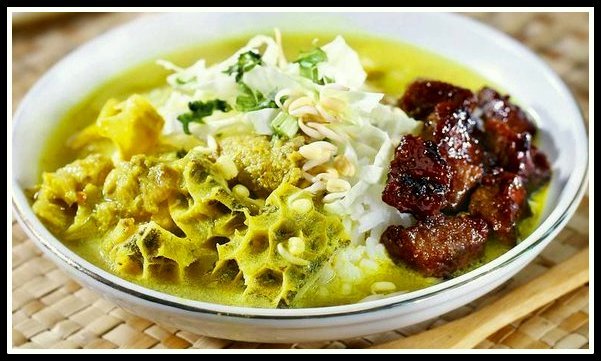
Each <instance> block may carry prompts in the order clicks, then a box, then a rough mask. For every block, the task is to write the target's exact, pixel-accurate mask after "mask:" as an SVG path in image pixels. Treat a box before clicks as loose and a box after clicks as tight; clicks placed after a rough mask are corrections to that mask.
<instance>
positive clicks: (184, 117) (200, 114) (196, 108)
mask: <svg viewBox="0 0 601 361" xmlns="http://www.w3.org/2000/svg"><path fill="white" fill-rule="evenodd" d="M188 108H189V109H190V111H189V112H187V113H183V114H180V115H178V116H177V120H179V121H180V122H181V123H182V125H183V126H184V133H186V134H190V129H189V125H190V123H193V122H194V123H201V124H202V123H204V117H208V116H209V115H211V114H213V112H214V111H216V110H219V111H222V112H224V113H225V112H229V111H230V110H232V107H231V106H230V105H229V104H228V103H227V102H226V101H225V100H221V99H215V100H209V101H208V102H206V103H205V102H201V101H199V100H198V101H193V102H190V103H188Z"/></svg>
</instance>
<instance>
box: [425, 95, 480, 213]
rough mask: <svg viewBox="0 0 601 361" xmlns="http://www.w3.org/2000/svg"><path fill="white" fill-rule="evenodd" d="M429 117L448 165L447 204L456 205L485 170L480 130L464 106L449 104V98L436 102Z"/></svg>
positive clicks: (434, 136)
mask: <svg viewBox="0 0 601 361" xmlns="http://www.w3.org/2000/svg"><path fill="white" fill-rule="evenodd" d="M429 119H430V120H431V121H432V122H433V123H435V124H436V128H435V130H434V132H433V134H432V137H433V139H434V141H435V142H436V144H438V149H439V151H440V154H441V155H442V157H443V158H444V159H445V160H446V161H447V163H448V164H449V167H450V168H451V186H450V189H449V192H448V194H447V200H448V203H449V205H448V206H449V208H450V209H455V208H457V207H458V206H459V205H461V204H462V203H463V200H464V199H465V197H466V195H467V194H468V193H469V191H470V189H472V188H473V187H474V186H475V185H476V184H477V183H478V182H479V181H480V178H481V177H482V174H483V173H484V170H483V167H482V156H483V151H482V147H481V146H480V141H479V139H478V137H477V136H475V135H476V134H478V135H479V134H480V131H479V130H478V128H477V124H476V122H477V121H476V120H475V119H473V118H472V117H471V115H470V112H469V110H468V109H467V108H466V107H465V106H452V105H451V104H450V103H449V102H443V103H440V104H438V105H437V106H436V107H435V108H434V112H432V114H431V115H430V117H429Z"/></svg>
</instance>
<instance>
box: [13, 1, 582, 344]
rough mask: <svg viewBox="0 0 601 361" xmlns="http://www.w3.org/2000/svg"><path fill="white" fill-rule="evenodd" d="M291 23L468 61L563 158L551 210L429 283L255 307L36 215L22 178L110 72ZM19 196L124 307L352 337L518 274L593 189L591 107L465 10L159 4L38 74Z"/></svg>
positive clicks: (24, 213)
mask: <svg viewBox="0 0 601 361" xmlns="http://www.w3.org/2000/svg"><path fill="white" fill-rule="evenodd" d="M273 27H279V28H280V29H281V30H282V31H284V32H285V31H299V30H307V31H311V30H314V29H319V30H321V31H323V30H328V31H330V30H331V31H336V32H338V33H341V34H348V33H357V32H359V33H369V34H374V35H379V36H383V37H387V38H393V39H398V40H401V41H404V42H408V43H413V44H416V45H418V46H420V47H422V48H425V49H429V50H431V51H434V52H436V53H438V54H440V55H443V56H446V57H448V58H450V59H453V60H456V61H458V62H460V63H463V64H465V65H467V66H469V67H471V68H472V69H474V70H476V71H478V72H480V73H481V74H482V75H484V76H485V77H487V78H488V79H490V80H491V81H493V82H495V83H497V84H499V85H500V86H501V87H503V88H504V89H506V90H507V91H508V92H509V93H510V94H511V95H512V96H514V97H515V98H517V99H520V100H521V101H522V102H523V104H527V105H528V106H529V109H528V110H529V111H530V112H531V113H532V114H533V115H534V116H535V117H536V118H537V119H538V123H539V125H540V128H541V129H542V134H543V139H542V148H543V150H544V151H545V153H546V154H548V155H549V156H550V159H551V161H552V164H553V172H554V173H553V179H552V181H551V187H550V192H549V198H548V202H547V207H546V209H545V211H544V220H543V222H542V223H541V224H540V226H539V227H538V228H537V229H536V230H535V231H534V233H532V235H530V236H529V237H528V238H527V239H526V240H524V241H523V242H521V243H520V244H519V245H517V246H516V247H515V248H513V249H512V250H511V251H509V252H507V253H506V254H504V255H503V256H501V257H499V258H498V259H496V260H494V261H493V262H490V263H488V264H486V265H484V266H482V267H480V268H478V269H476V270H474V271H471V272H469V273H467V274H464V275H462V276H460V277H457V278H454V279H452V280H448V281H445V282H443V283H440V284H438V285H435V286H432V287H428V288H425V289H422V290H419V291H415V292H411V293H407V294H404V295H397V296H392V297H388V298H385V299H381V300H376V301H370V302H365V303H358V304H352V305H344V306H336V307H325V308H310V309H256V308H246V307H232V306H224V305H218V304H211V303H206V302H199V301H191V300H186V299H181V298H178V297H175V296H171V295H167V294H164V293H160V292H157V291H153V290H149V289H146V288H144V287H141V286H138V285H136V284H133V283H130V282H127V281H125V280H123V279H120V278H118V277H116V276H114V275H112V274H109V273H107V272H105V271H103V270H101V269H100V268H98V267H96V266H94V265H92V264H90V263H89V262H87V261H85V260H84V259H82V258H81V257H79V256H78V255H76V254H74V253H73V252H71V251H70V250H69V249H68V248H67V247H65V246H64V245H63V244H62V243H61V242H60V241H59V240H58V239H56V238H55V237H54V236H53V235H52V234H50V233H49V232H48V231H47V230H46V228H44V226H43V225H42V223H40V221H39V220H38V219H37V218H36V217H35V216H34V214H33V212H32V210H31V207H30V204H29V202H28V200H27V197H26V196H25V193H24V189H25V188H26V187H29V186H32V185H33V184H35V183H36V181H37V175H38V169H37V164H38V163H39V162H38V160H39V159H40V156H41V151H42V149H43V148H42V146H43V144H44V143H45V141H46V137H47V135H48V134H49V130H50V129H52V128H53V127H55V125H56V123H57V121H58V120H59V119H60V118H61V117H62V115H63V114H64V113H65V112H66V111H67V110H68V109H69V108H71V107H72V106H74V105H75V104H77V103H78V102H79V101H80V100H81V99H82V98H83V97H84V96H85V95H86V94H88V93H89V92H90V91H91V90H93V89H94V88H96V87H97V86H99V85H100V84H101V83H102V82H103V81H105V80H106V79H107V78H110V77H111V76H113V75H115V74H117V73H119V72H121V71H123V70H125V69H128V68H131V67H132V66H135V65H136V64H139V63H140V62H143V61H147V60H151V59H155V58H157V57H158V56H160V55H161V54H165V53H169V52H172V51H174V50H177V49H180V48H183V47H186V46H190V45H194V44H200V43H202V42H204V41H210V40H214V39H219V38H224V37H230V36H234V35H239V34H252V33H253V32H256V31H266V30H270V29H271V28H273ZM12 152H13V155H12V172H13V183H12V184H13V204H14V209H15V211H16V214H17V216H18V217H17V218H18V219H19V222H20V223H21V225H22V226H23V228H24V229H25V230H26V232H27V233H28V235H29V236H30V237H31V239H33V240H34V241H35V242H36V243H37V245H38V246H39V247H40V248H41V249H42V250H43V251H44V253H46V255H47V256H48V257H50V258H51V259H53V260H54V261H55V262H56V263H57V264H59V265H60V266H62V267H63V268H64V269H65V270H67V271H68V272H69V273H70V274H71V275H73V276H74V278H76V279H78V280H79V281H80V282H82V283H84V284H86V285H88V286H90V287H91V288H93V289H95V290H97V291H98V292H99V293H100V294H102V295H104V296H105V297H106V298H108V299H109V300H111V301H113V302H115V303H117V304H119V305H120V306H123V307H124V308H126V309H128V310H130V311H132V312H134V313H137V314H139V315H141V316H143V317H147V318H150V319H153V320H156V321H157V322H160V323H163V324H166V325H171V326H174V327H177V328H180V329H184V330H188V331H191V332H196V333H201V334H205V335H210V336H215V337H223V338H228V339H236V340H245V341H257V342H300V341H314V340H327V339H342V338H347V337H355V336H361V335H366V334H371V333H376V332H382V331H387V330H391V329H396V328H400V327H403V326H407V325H410V324H413V323H417V322H420V321H423V320H426V319H429V318H432V317H435V316H438V315H440V314H442V313H444V312H447V311H450V310H452V309H454V308H457V307H459V306H461V305H464V304H466V303H468V302H470V301H472V300H474V299H475V298H477V297H479V296H482V295H483V294H485V293H487V292H489V291H490V290H492V289H493V288H495V287H497V286H499V285H500V284H501V283H503V282H504V281H505V280H507V279H508V278H510V277H511V276H513V275H514V274H515V273H516V272H518V271H519V270H520V269H522V268H523V267H524V266H525V265H526V264H527V263H528V262H529V261H531V260H532V259H533V258H534V257H535V256H536V255H537V254H539V253H540V251H541V250H542V249H543V248H544V247H545V245H547V244H548V243H549V242H550V241H551V240H552V239H553V237H554V236H555V235H556V234H557V233H558V232H559V231H560V229H561V228H562V227H563V226H564V225H565V223H566V222H567V221H568V219H569V218H570V216H571V215H572V213H573V212H574V210H575V208H576V206H577V205H578V203H579V201H580V199H581V197H582V195H583V192H584V186H585V181H586V173H587V137H586V133H585V130H584V124H583V118H582V115H581V113H580V111H579V108H578V106H577V104H576V103H575V101H574V99H573V97H572V95H571V94H570V92H569V91H568V89H567V87H566V86H565V85H564V83H563V82H562V81H561V80H560V79H559V77H558V76H557V75H556V74H555V73H554V72H553V71H552V70H551V69H550V68H549V67H548V66H547V65H545V64H544V63H543V62H542V61H541V60H540V59H538V58H537V57H536V56H535V55H534V54H533V53H531V52H530V51H529V50H527V49H526V48H525V47H524V46H522V45H520V44H519V43H517V42H515V41H513V40H512V39H510V38H509V37H507V36H505V35H503V34H502V33H500V32H498V31H496V30H493V29H491V28H489V27H486V26H484V25H482V24H480V23H478V22H475V21H472V20H469V19H467V18H463V17H460V16H457V15H449V14H436V13H427V14H420V13H385V14H384V13H367V14H363V13H345V14H333V13H332V14H319V13H311V14H302V13H284V14H281V13H251V14H242V13H227V14H223V13H213V14H207V13H203V14H201V13H186V14H165V15H153V16H149V17H146V18H142V19H140V20H137V21H134V22H132V23H130V24H127V25H125V26H122V27H120V28H117V29H115V30H113V31H111V32H109V33H107V34H105V35H103V36H101V37H99V38H97V39H95V40H93V41H91V42H90V43H88V44H86V45H85V46H82V47H81V48H79V49H78V50H76V51H75V52H73V53H71V54H70V55H69V56H67V57H66V58H64V59H63V60H62V61H61V62H60V63H58V64H57V65H56V66H54V67H53V68H52V69H51V70H50V71H48V73H47V74H46V75H45V76H44V77H43V78H42V79H40V81H38V83H37V84H36V85H35V86H34V87H33V88H32V89H31V91H30V92H29V94H27V96H26V97H25V99H24V100H23V102H22V103H21V106H20V108H19V109H18V111H17V113H16V114H15V119H14V130H13V144H12Z"/></svg>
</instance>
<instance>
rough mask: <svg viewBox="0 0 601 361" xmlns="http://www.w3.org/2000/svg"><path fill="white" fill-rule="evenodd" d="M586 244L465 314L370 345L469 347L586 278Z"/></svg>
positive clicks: (562, 293) (388, 347) (576, 286)
mask: <svg viewBox="0 0 601 361" xmlns="http://www.w3.org/2000/svg"><path fill="white" fill-rule="evenodd" d="M588 261H589V252H588V247H587V248H586V249H584V250H582V251H580V252H578V253H577V254H576V255H574V256H572V257H571V258H569V259H568V260H566V261H564V262H561V263H559V264H558V265H556V266H554V267H552V268H551V269H550V270H549V271H547V272H545V273H544V274H543V275H541V276H539V277H537V278H535V279H533V280H532V281H530V282H528V283H526V284H524V285H522V286H519V287H517V288H516V289H515V290H513V291H511V292H509V293H508V294H506V295H505V296H503V297H501V298H499V299H498V300H496V301H495V302H493V303H491V304H490V305H487V306H485V307H483V308H482V309H480V310H479V311H476V312H474V313H472V314H470V315H468V316H466V317H463V318H461V319H459V320H456V321H452V322H449V323H447V324H445V325H442V326H440V327H437V328H434V329H432V330H428V331H424V332H422V333H419V334H417V335H414V336H410V337H407V338H403V339H400V340H395V341H391V342H387V343H384V344H381V345H377V346H374V347H372V348H380V349H391V348H427V349H429V348H473V347H474V346H476V345H477V344H479V343H480V342H481V341H483V340H484V339H485V338H486V337H488V336H490V335H491V334H493V333H494V332H495V331H497V330H499V329H500V328H502V327H503V326H505V325H508V324H510V323H511V322H513V321H515V320H517V319H519V318H521V317H524V316H526V315H528V314H529V313H531V312H533V311H535V310H536V309H538V308H540V307H542V306H544V305H546V304H547V303H549V302H551V301H553V300H555V299H557V298H558V297H560V296H562V295H564V294H566V293H568V292H570V291H572V290H573V289H575V288H578V287H579V286H581V285H583V284H585V283H587V282H588V280H589V267H588Z"/></svg>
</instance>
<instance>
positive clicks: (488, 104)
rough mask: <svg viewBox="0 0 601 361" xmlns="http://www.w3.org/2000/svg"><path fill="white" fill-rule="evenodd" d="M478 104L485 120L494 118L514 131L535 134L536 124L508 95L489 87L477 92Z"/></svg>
mask: <svg viewBox="0 0 601 361" xmlns="http://www.w3.org/2000/svg"><path fill="white" fill-rule="evenodd" d="M478 105H479V107H480V108H482V111H483V115H482V117H483V118H484V120H485V121H488V120H496V121H499V122H502V123H505V124H507V125H508V126H509V128H510V129H511V130H513V131H514V132H516V133H523V132H527V133H530V134H531V135H535V134H536V126H535V125H534V123H533V122H532V121H531V120H530V119H528V116H527V115H526V113H525V112H524V111H523V110H522V109H521V108H520V107H518V106H517V105H515V104H513V103H511V102H510V101H509V96H508V95H506V96H501V95H500V94H499V93H497V92H496V91H494V90H493V89H490V88H482V90H480V91H479V92H478Z"/></svg>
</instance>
